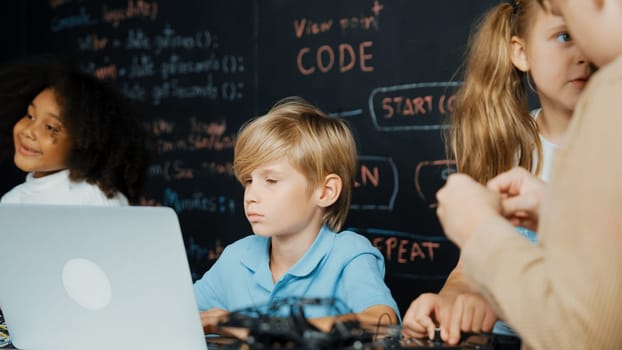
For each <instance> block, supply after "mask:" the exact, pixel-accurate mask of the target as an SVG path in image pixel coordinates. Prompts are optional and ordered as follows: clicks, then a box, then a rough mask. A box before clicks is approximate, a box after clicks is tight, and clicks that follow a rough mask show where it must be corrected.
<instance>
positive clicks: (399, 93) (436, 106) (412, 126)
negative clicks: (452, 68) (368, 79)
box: [369, 82, 461, 131]
mask: <svg viewBox="0 0 622 350" xmlns="http://www.w3.org/2000/svg"><path fill="white" fill-rule="evenodd" d="M460 84H461V83H457V82H434V83H415V84H407V85H397V86H388V87H379V88H376V89H374V90H373V91H372V92H371V94H370V96H369V110H370V113H371V118H372V122H373V124H374V126H375V127H376V129H377V130H380V131H399V130H435V129H441V128H444V127H445V125H444V123H443V120H442V117H443V116H445V115H447V114H448V113H449V112H451V111H452V110H453V108H454V103H455V96H454V92H453V91H454V90H455V88H456V87H457V86H459V85H460Z"/></svg>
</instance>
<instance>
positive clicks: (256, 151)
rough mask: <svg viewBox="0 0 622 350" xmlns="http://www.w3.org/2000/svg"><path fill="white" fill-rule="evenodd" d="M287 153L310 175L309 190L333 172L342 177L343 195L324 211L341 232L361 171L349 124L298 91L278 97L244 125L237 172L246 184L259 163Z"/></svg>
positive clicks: (235, 162)
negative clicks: (263, 112) (277, 99)
mask: <svg viewBox="0 0 622 350" xmlns="http://www.w3.org/2000/svg"><path fill="white" fill-rule="evenodd" d="M283 157H285V158H286V159H287V160H288V161H289V162H290V164H291V165H292V166H293V167H294V168H296V169H297V170H299V171H300V172H301V173H302V174H303V175H304V176H305V177H306V179H307V181H308V187H309V191H311V189H312V188H313V187H314V186H316V185H318V184H320V183H321V182H322V181H323V180H324V178H325V177H326V176H327V175H329V174H336V175H338V176H339V177H340V178H341V181H342V188H341V193H340V195H339V198H338V199H337V201H335V203H333V204H332V205H331V206H329V207H328V208H326V211H325V213H324V216H323V217H322V224H325V225H327V226H328V227H330V228H331V229H332V230H333V231H336V232H338V231H339V230H340V229H341V226H342V225H343V223H344V221H345V219H346V216H347V214H348V209H349V207H350V198H351V197H352V188H353V186H354V181H355V177H356V144H355V142H354V137H353V135H352V132H351V130H350V128H349V127H348V124H347V123H346V122H345V121H344V120H342V119H339V118H331V117H328V116H327V115H326V114H325V113H324V112H322V111H321V110H319V109H318V108H316V107H315V106H313V105H311V104H310V103H308V102H307V101H305V100H303V99H301V98H299V97H288V98H285V99H283V100H281V101H279V102H277V103H276V104H275V105H274V106H273V107H272V109H270V111H269V112H268V113H267V114H266V115H263V116H260V117H257V118H255V119H252V120H250V121H249V122H248V123H247V124H245V125H244V126H242V128H241V129H240V132H239V134H238V138H237V141H236V144H235V150H234V159H233V168H234V170H235V175H236V177H237V179H238V181H240V182H241V183H242V184H244V178H246V177H247V176H248V175H249V174H250V173H251V172H252V171H253V170H255V169H256V168H257V167H259V166H261V165H263V164H266V163H269V162H272V161H275V160H277V159H281V158H283ZM309 193H310V192H309Z"/></svg>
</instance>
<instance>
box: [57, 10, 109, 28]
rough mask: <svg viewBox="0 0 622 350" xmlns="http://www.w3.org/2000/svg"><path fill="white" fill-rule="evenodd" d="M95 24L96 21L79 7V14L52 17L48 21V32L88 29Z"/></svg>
mask: <svg viewBox="0 0 622 350" xmlns="http://www.w3.org/2000/svg"><path fill="white" fill-rule="evenodd" d="M95 24H97V20H95V19H92V18H91V15H90V14H89V13H88V12H87V10H86V9H85V8H84V7H82V6H80V13H79V14H77V15H73V16H67V17H60V18H58V17H52V19H51V20H50V31H52V32H60V31H62V30H65V29H69V28H76V27H88V26H93V25H95Z"/></svg>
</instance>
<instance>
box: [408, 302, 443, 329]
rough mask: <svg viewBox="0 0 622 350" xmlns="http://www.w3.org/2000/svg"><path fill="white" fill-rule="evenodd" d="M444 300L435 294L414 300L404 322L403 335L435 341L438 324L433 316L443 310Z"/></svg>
mask: <svg viewBox="0 0 622 350" xmlns="http://www.w3.org/2000/svg"><path fill="white" fill-rule="evenodd" d="M442 305H443V298H442V297H441V296H440V295H439V294H435V293H423V294H421V295H419V297H417V299H415V300H413V302H412V303H411V304H410V306H409V307H408V310H406V314H404V319H403V320H402V335H403V336H404V337H407V338H425V337H426V336H427V337H428V338H429V339H434V329H435V328H436V323H435V322H434V319H433V318H432V315H433V314H436V312H437V311H439V310H440V309H442V308H443V307H442Z"/></svg>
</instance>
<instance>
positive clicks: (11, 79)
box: [0, 58, 149, 205]
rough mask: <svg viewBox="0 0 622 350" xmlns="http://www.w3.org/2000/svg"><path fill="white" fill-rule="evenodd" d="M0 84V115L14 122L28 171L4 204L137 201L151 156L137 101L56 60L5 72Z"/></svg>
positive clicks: (17, 158)
mask: <svg viewBox="0 0 622 350" xmlns="http://www.w3.org/2000/svg"><path fill="white" fill-rule="evenodd" d="M0 85H2V86H3V87H2V88H0V102H1V103H0V115H1V118H2V119H3V120H4V122H5V123H6V122H7V121H9V122H11V121H14V124H13V128H12V134H13V137H12V139H13V145H12V151H13V153H14V156H13V159H14V162H15V165H16V166H17V167H18V168H19V169H21V170H23V171H25V172H28V175H27V177H26V181H25V182H24V183H22V184H21V185H18V186H16V187H14V188H13V189H12V190H11V191H9V192H7V193H6V194H5V195H4V196H3V197H2V199H1V200H0V203H39V204H94V205H128V204H130V203H137V202H138V201H139V199H140V196H141V194H142V189H143V186H144V182H145V179H146V171H147V167H148V163H149V157H148V150H147V146H146V140H147V134H146V129H145V128H144V126H143V124H142V123H141V120H140V118H139V115H138V113H137V110H136V109H135V108H134V106H133V104H132V103H131V101H129V100H128V99H127V98H125V97H124V96H123V95H121V93H119V92H118V91H117V90H115V89H114V88H113V87H111V86H109V85H108V84H107V83H106V82H103V81H100V80H98V79H97V78H95V77H93V76H90V75H88V74H86V73H83V72H80V71H79V70H77V69H76V68H74V67H73V66H71V65H69V64H68V63H67V62H65V61H61V60H58V59H55V58H50V59H42V58H37V59H29V60H27V61H22V62H19V63H18V64H17V65H13V66H11V67H8V68H5V69H4V70H0ZM5 129H6V128H5ZM6 133H7V132H6V131H5V135H0V139H1V140H2V142H4V143H6V139H7V137H6V136H7V135H6ZM3 136H4V137H3ZM10 149H11V146H10V145H9V150H10Z"/></svg>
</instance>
